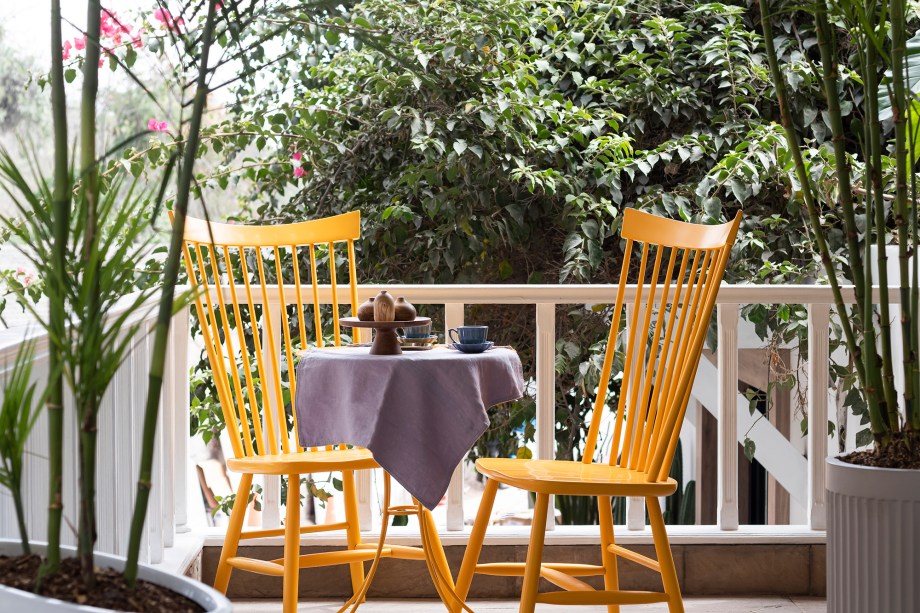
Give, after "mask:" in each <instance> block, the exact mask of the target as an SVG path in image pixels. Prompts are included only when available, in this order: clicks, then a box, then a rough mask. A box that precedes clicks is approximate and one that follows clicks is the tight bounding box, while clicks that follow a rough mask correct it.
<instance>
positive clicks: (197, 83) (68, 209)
mask: <svg viewBox="0 0 920 613" xmlns="http://www.w3.org/2000/svg"><path fill="white" fill-rule="evenodd" d="M240 4H241V3H238V2H231V1H227V0H225V1H224V2H223V3H219V2H207V3H202V2H186V3H183V4H182V5H181V6H178V9H177V8H175V7H174V11H176V12H175V16H171V14H170V13H169V12H168V11H167V9H166V8H165V6H164V5H162V4H160V3H159V2H158V3H157V4H156V6H158V7H159V11H160V12H159V13H158V14H159V15H160V17H161V19H160V21H161V22H162V24H163V27H162V28H161V30H160V31H159V32H157V33H156V35H154V36H151V37H150V38H149V39H148V43H149V42H152V41H154V40H155V41H156V47H157V48H158V49H159V51H158V52H155V53H159V57H160V58H161V59H162V60H163V62H164V63H167V64H169V66H170V69H171V70H172V72H173V76H174V77H175V81H176V83H177V84H178V87H180V88H181V89H180V92H181V100H182V105H181V106H182V108H183V111H182V115H183V116H182V117H181V119H180V121H179V122H178V126H179V128H178V136H177V137H176V138H175V139H174V140H175V148H174V151H173V154H172V157H171V158H170V161H169V164H168V165H167V166H166V169H165V171H164V172H163V173H162V178H161V181H160V182H159V183H156V182H154V183H152V184H151V185H146V184H145V183H144V180H143V179H140V178H138V176H137V175H135V176H133V177H132V176H131V175H129V174H128V173H127V171H126V170H124V169H123V168H122V165H121V164H120V163H119V162H118V160H117V158H115V157H114V156H115V155H117V154H118V152H119V150H120V149H121V147H120V146H119V147H116V148H115V149H113V150H112V151H109V152H101V151H98V150H97V144H98V142H99V140H100V139H99V134H98V131H97V123H98V122H97V119H98V109H97V106H98V105H97V97H98V82H99V70H100V67H101V66H102V65H103V64H104V63H105V61H106V60H107V61H108V62H109V63H110V65H112V66H113V67H115V68H117V69H121V70H124V71H125V72H126V73H127V74H128V75H129V76H130V78H131V79H132V80H133V81H134V82H135V83H136V84H137V85H138V86H139V87H141V88H142V89H143V90H144V92H145V93H146V94H147V95H148V96H149V97H150V98H151V99H152V100H154V102H156V97H155V96H154V95H153V94H152V93H151V92H150V90H149V89H148V88H147V87H146V86H144V85H143V83H142V81H141V80H140V78H139V77H138V76H137V75H136V74H134V73H133V72H132V71H131V69H130V64H133V61H134V60H133V59H132V54H134V53H135V52H134V51H133V48H132V45H131V44H129V45H127V46H124V45H122V46H121V47H119V48H113V47H112V46H110V45H111V44H112V41H110V40H108V37H112V36H113V33H124V32H125V31H126V30H124V29H123V28H124V27H126V26H125V25H124V23H123V22H122V21H120V20H119V19H118V18H117V17H116V16H115V15H114V13H112V12H111V11H109V10H108V9H106V8H103V7H102V6H101V4H100V1H99V0H88V2H87V3H86V15H87V26H86V32H85V33H84V35H85V39H83V40H84V41H85V54H84V57H82V58H81V60H82V61H80V63H79V65H80V68H81V70H82V84H81V100H80V112H79V117H80V120H79V130H78V132H79V138H78V141H77V143H78V144H77V147H76V152H77V153H76V154H72V151H73V149H72V144H71V142H70V136H69V131H68V126H67V112H66V111H67V106H66V104H67V103H66V92H65V67H64V64H63V59H64V58H63V55H67V52H68V48H69V43H68V46H66V47H65V46H64V45H63V44H62V32H61V29H62V17H61V6H60V5H61V3H60V0H52V2H51V51H52V53H51V57H52V67H51V71H50V73H49V75H48V79H47V81H48V83H49V84H50V89H51V107H52V117H53V128H54V130H53V132H54V142H53V145H52V146H51V147H49V149H52V150H53V154H54V158H53V159H54V162H53V169H54V170H53V177H50V178H49V177H45V176H42V174H41V172H40V170H39V168H41V164H40V163H39V162H38V160H37V159H36V157H35V156H34V155H32V154H27V155H26V159H27V164H28V169H27V170H26V171H23V170H21V169H20V165H19V164H18V163H17V162H16V161H15V160H14V158H13V157H12V156H11V155H10V154H8V153H6V152H3V153H0V186H2V189H3V190H4V191H5V193H6V195H7V196H8V197H9V199H10V200H11V201H12V203H13V205H14V213H13V214H12V215H9V216H4V217H3V219H2V222H3V225H4V226H5V227H6V229H7V230H8V231H9V232H10V233H11V234H12V235H13V237H14V239H16V242H15V244H16V246H17V247H18V248H19V250H20V251H21V252H22V254H23V255H24V256H25V257H26V258H27V259H28V260H29V261H30V263H31V264H32V266H33V267H34V268H35V270H36V271H37V273H38V275H39V276H40V277H41V279H42V281H43V282H44V283H43V287H44V288H45V297H46V298H47V310H45V309H39V308H37V307H34V306H32V307H30V308H31V309H32V312H33V315H34V317H35V319H36V320H37V321H38V323H39V325H40V326H41V327H42V328H43V329H44V331H45V332H46V333H47V337H48V361H49V369H48V370H49V373H50V375H49V378H48V381H47V391H46V393H45V396H44V397H45V399H46V402H45V410H46V413H47V419H48V428H47V430H48V440H47V455H48V466H49V482H48V484H47V486H48V491H49V501H48V532H47V535H46V540H47V545H45V546H42V547H40V548H36V547H31V548H30V544H29V539H28V534H27V527H26V525H25V521H23V520H22V519H20V521H19V524H20V527H21V529H20V534H21V540H22V544H21V550H22V553H24V554H26V555H25V556H24V559H22V560H19V564H18V567H19V568H20V569H21V570H20V572H18V573H13V572H12V571H11V570H10V569H11V568H13V567H16V566H17V563H16V561H15V560H14V561H13V563H9V564H8V565H7V567H6V569H7V570H6V571H5V572H0V610H22V609H23V608H25V607H27V606H30V605H29V604H28V603H31V602H34V601H33V600H29V599H28V598H27V597H26V596H23V595H22V593H21V591H18V590H15V589H9V588H8V587H4V584H8V585H12V586H14V587H18V588H20V589H21V590H22V589H24V590H29V591H34V592H36V593H37V594H39V595H43V596H53V597H55V598H59V599H62V600H67V601H70V602H77V603H80V604H89V605H93V606H100V607H104V608H119V609H122V610H158V611H159V610H166V609H169V610H176V611H182V610H199V611H200V610H208V611H228V610H229V602H228V601H227V600H226V599H225V598H223V597H222V596H220V595H219V594H217V593H216V592H214V591H213V590H210V589H209V588H206V587H204V586H196V585H195V584H194V582H191V581H189V580H186V579H184V578H180V577H175V576H170V575H168V574H167V573H162V572H159V571H154V570H152V569H149V568H147V569H145V568H140V569H139V565H138V560H139V551H140V546H141V538H142V534H143V532H144V522H145V518H146V511H147V503H148V498H149V492H150V489H151V486H152V482H151V472H152V464H153V453H154V441H155V440H156V425H157V417H158V411H159V406H160V394H161V388H162V382H163V374H164V365H165V361H166V357H167V356H166V352H167V338H168V333H169V327H170V323H171V321H172V317H173V314H174V312H175V309H177V308H180V307H182V306H183V304H184V302H185V301H186V300H187V298H188V297H187V296H176V285H177V279H178V271H179V263H180V254H181V236H182V232H183V228H184V221H185V216H186V212H187V210H188V205H189V200H190V198H191V195H192V191H193V187H194V179H195V175H194V167H195V161H196V158H197V155H198V143H199V138H200V133H201V126H202V118H203V115H204V113H205V110H206V101H207V96H208V94H209V93H210V92H211V91H212V87H211V84H210V79H211V77H212V76H213V74H214V71H215V66H217V65H219V63H220V62H215V61H214V60H213V58H211V60H210V61H209V52H210V51H211V48H212V46H214V43H215V41H217V40H218V38H221V39H222V41H223V42H222V46H223V47H224V51H225V53H226V55H225V59H226V57H227V56H230V57H234V54H238V53H243V52H244V51H242V50H240V49H233V48H232V46H231V43H232V41H234V40H236V39H237V37H238V36H239V33H240V32H241V31H243V30H244V29H245V28H246V27H247V26H248V25H249V24H251V23H252V20H253V19H254V17H253V14H254V13H253V12H251V11H250V12H249V13H241V10H242V8H241V6H239V5H240ZM256 4H257V3H256ZM154 8H156V7H154ZM163 11H166V12H165V13H164V12H163ZM164 15H165V16H168V18H165V17H164ZM179 15H181V16H182V17H179ZM186 24H188V25H186ZM107 28H108V31H106V29H107ZM118 35H119V36H120V35H121V34H118ZM139 36H140V34H138V37H139ZM136 40H140V39H139V38H138V39H136ZM149 46H151V47H153V46H154V45H152V44H151V45H149ZM62 49H64V53H63V54H62V52H61V50H62ZM67 72H68V73H70V76H68V77H67V78H68V79H69V80H72V79H73V78H74V77H75V76H76V74H75V70H74V69H72V68H70V69H67ZM146 133H147V131H146V130H141V131H140V132H139V133H138V134H137V135H136V136H135V137H134V138H137V137H140V136H144V135H145V134H146ZM131 140H133V139H131ZM124 144H125V143H122V144H121V145H122V146H123V145H124ZM24 149H25V147H24ZM32 149H33V150H35V149H37V147H32ZM174 170H175V172H173V171H174ZM171 187H174V189H175V200H174V205H173V211H174V213H175V221H174V224H173V227H172V230H171V234H170V241H169V246H168V252H167V256H166V259H165V262H164V264H163V269H162V273H161V275H160V278H159V279H158V281H157V282H156V283H154V284H150V285H147V286H145V287H143V288H142V289H141V290H140V291H132V290H134V289H135V286H136V278H137V276H138V268H139V264H140V263H141V262H143V261H144V260H145V259H146V258H147V257H148V256H149V254H150V251H151V249H152V247H153V241H154V238H155V234H154V232H153V231H152V230H151V228H150V225H151V221H152V220H154V219H157V218H164V219H165V215H163V214H162V210H161V205H162V202H163V201H164V197H165V194H166V193H167V190H169V189H170V188H171ZM23 303H24V304H27V305H28V304H30V303H29V301H28V300H23ZM116 306H117V307H118V310H117V312H118V315H113V316H110V315H109V313H110V312H111V311H114V310H115V308H116ZM153 309H156V312H157V318H156V324H155V327H154V329H153V339H152V347H153V349H152V353H151V356H150V368H149V385H148V388H147V401H146V405H145V414H144V419H143V424H142V428H143V434H142V445H141V449H140V450H139V451H140V462H139V466H140V471H139V474H138V480H137V492H136V497H135V511H134V518H133V522H132V524H131V527H130V534H129V535H128V537H129V540H128V547H127V551H128V555H127V559H118V558H114V557H111V556H104V555H100V554H98V553H95V552H94V549H95V544H96V535H97V514H96V489H97V484H96V473H97V464H98V463H99V462H100V461H106V462H115V461H117V459H116V458H100V457H99V456H98V453H97V438H98V429H99V426H98V424H99V418H100V413H101V411H102V407H103V404H102V399H103V396H104V395H105V394H106V392H107V390H108V389H109V387H110V384H111V382H112V379H113V377H114V375H115V372H116V370H117V369H118V368H119V366H120V365H121V364H122V362H123V361H124V358H125V356H126V355H127V353H128V351H129V350H130V348H131V346H132V344H133V343H134V342H135V341H136V339H137V337H139V336H140V335H141V334H146V333H147V331H146V330H143V329H142V328H141V326H142V324H141V323H139V322H140V321H142V318H141V317H137V315H139V314H141V313H143V312H145V311H150V310H153ZM30 355H31V354H30V353H28V354H20V356H19V357H18V358H17V360H16V363H15V364H14V366H13V367H12V369H11V373H12V374H11V375H10V376H9V377H8V379H7V381H6V385H5V386H4V390H3V392H4V399H3V405H2V418H0V429H2V434H0V438H2V441H0V447H2V449H0V457H2V459H3V464H2V473H0V484H4V485H7V486H9V487H10V489H11V491H13V494H14V497H16V496H17V495H18V491H19V489H20V488H21V487H28V484H23V483H22V464H23V462H22V451H23V445H24V440H25V439H26V438H27V437H28V432H29V430H30V429H31V426H32V425H33V424H34V421H35V414H36V411H37V409H36V408H35V407H34V406H33V404H32V399H33V397H34V394H35V390H34V388H33V387H30V386H29V384H28V379H29V370H28V368H27V367H26V365H25V363H26V362H29V361H30V359H29V356H30ZM66 396H70V397H72V399H73V403H72V405H71V403H65V402H64V399H65V397H66ZM12 405H17V406H15V407H14V406H12ZM71 406H72V408H70V407H71ZM16 409H18V410H16ZM69 411H73V415H69V414H68V412H69ZM70 419H75V420H76V423H77V432H78V434H77V439H78V440H77V441H75V444H74V447H75V448H76V449H77V456H78V457H77V469H78V470H77V472H78V481H79V482H78V484H77V487H78V492H79V494H78V498H79V505H78V506H79V508H78V509H73V510H70V509H68V511H71V512H73V516H75V517H77V518H78V519H77V521H76V526H75V532H76V534H77V541H78V545H77V547H76V549H75V550H71V549H70V548H66V547H63V546H62V544H61V530H62V523H63V518H64V511H65V509H64V508H63V487H64V478H65V474H66V473H65V471H64V465H65V461H70V459H69V458H66V459H65V457H64V450H65V449H66V448H67V446H65V444H64V443H65V441H64V423H65V420H70ZM123 434H124V435H125V436H127V435H129V433H123ZM122 495H124V496H128V495H130V492H123V493H122ZM69 515H70V513H68V516H69ZM30 549H31V551H32V553H33V554H38V555H34V556H29V555H28V554H29V553H30ZM39 556H40V557H39ZM100 566H105V567H108V569H101V570H100V568H99V567H100ZM139 579H146V580H147V583H148V584H151V583H152V584H158V585H160V586H165V587H166V588H167V589H166V590H162V589H161V590H159V591H158V592H157V593H158V596H157V597H156V598H154V597H152V596H151V591H150V590H151V589H152V588H151V585H148V586H147V587H146V588H145V591H144V596H143V597H140V596H139V594H140V592H139V591H137V584H138V581H139ZM100 581H105V589H97V585H99V583H100ZM17 592H18V593H17ZM175 592H179V593H182V594H185V595H187V596H189V597H190V598H191V600H189V599H186V598H183V597H180V596H179V594H176V593H175ZM48 602H50V601H45V604H43V606H53V607H59V608H62V609H63V610H67V609H68V608H72V607H73V606H74V605H69V604H53V603H52V604H47V603H48ZM42 610H45V609H42Z"/></svg>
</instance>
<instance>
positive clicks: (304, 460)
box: [227, 447, 378, 475]
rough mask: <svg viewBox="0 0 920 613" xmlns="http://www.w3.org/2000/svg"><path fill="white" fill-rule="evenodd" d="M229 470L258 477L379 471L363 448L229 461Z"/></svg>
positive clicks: (281, 454)
mask: <svg viewBox="0 0 920 613" xmlns="http://www.w3.org/2000/svg"><path fill="white" fill-rule="evenodd" d="M227 468H229V469H230V470H232V471H233V472H237V473H250V474H256V475H291V474H297V475H302V474H306V473H313V472H318V473H319V472H329V471H335V470H343V469H344V470H360V469H364V468H378V466H377V462H375V461H374V456H373V455H372V454H371V452H370V451H368V450H367V449H364V448H362V447H353V448H351V449H333V450H331V451H327V450H325V449H321V450H319V451H303V452H300V453H279V454H275V455H260V456H249V457H245V458H227Z"/></svg>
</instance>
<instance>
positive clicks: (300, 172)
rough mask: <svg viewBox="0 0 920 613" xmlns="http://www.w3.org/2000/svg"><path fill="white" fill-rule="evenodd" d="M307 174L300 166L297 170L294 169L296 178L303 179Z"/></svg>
mask: <svg viewBox="0 0 920 613" xmlns="http://www.w3.org/2000/svg"><path fill="white" fill-rule="evenodd" d="M305 174H307V171H306V170H304V168H303V166H298V167H297V168H295V169H294V176H295V177H302V176H304V175H305Z"/></svg>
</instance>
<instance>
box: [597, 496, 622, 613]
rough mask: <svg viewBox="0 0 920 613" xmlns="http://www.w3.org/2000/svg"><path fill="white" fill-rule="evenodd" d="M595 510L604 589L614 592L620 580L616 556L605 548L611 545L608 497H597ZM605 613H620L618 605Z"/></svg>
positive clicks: (611, 534) (610, 510)
mask: <svg viewBox="0 0 920 613" xmlns="http://www.w3.org/2000/svg"><path fill="white" fill-rule="evenodd" d="M597 510H598V515H599V517H600V521H601V560H603V564H604V589H605V590H607V591H608V592H614V591H617V590H619V589H620V580H619V575H618V573H617V556H616V554H615V553H613V552H611V551H608V549H607V547H608V546H610V545H613V543H614V541H613V509H612V507H611V504H610V496H598V497H597ZM607 613H620V605H618V604H611V605H607Z"/></svg>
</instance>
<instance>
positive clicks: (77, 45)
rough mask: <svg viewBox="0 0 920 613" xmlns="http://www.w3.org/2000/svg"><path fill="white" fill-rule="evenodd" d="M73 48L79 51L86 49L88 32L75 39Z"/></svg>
mask: <svg viewBox="0 0 920 613" xmlns="http://www.w3.org/2000/svg"><path fill="white" fill-rule="evenodd" d="M73 48H74V49H76V50H77V51H83V50H84V49H86V34H84V35H83V36H78V37H76V38H75V39H73Z"/></svg>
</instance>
